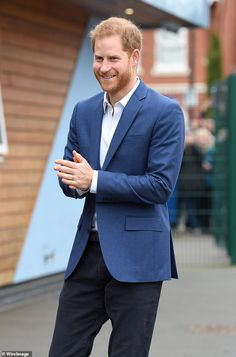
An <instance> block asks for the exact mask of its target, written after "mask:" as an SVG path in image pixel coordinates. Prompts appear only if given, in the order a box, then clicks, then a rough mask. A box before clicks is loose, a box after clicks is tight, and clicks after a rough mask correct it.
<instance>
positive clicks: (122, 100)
mask: <svg viewBox="0 0 236 357" xmlns="http://www.w3.org/2000/svg"><path fill="white" fill-rule="evenodd" d="M139 83H140V79H139V78H137V81H136V83H135V85H134V87H133V88H132V89H131V90H130V91H129V93H127V94H126V96H124V97H123V98H122V99H121V100H119V102H117V103H120V104H121V105H122V107H123V108H124V107H125V106H126V105H127V103H128V101H129V100H130V97H131V96H132V94H133V93H134V92H135V90H136V89H137V87H138V85H139ZM117 103H115V104H117ZM108 104H110V102H109V100H108V98H107V92H105V93H104V98H103V109H104V113H105V111H106V109H107V105H108Z"/></svg>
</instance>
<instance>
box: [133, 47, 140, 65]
mask: <svg viewBox="0 0 236 357" xmlns="http://www.w3.org/2000/svg"><path fill="white" fill-rule="evenodd" d="M132 58H133V63H134V65H135V66H136V67H137V66H138V62H139V58H140V51H139V50H138V49H135V50H134V51H133V53H132Z"/></svg>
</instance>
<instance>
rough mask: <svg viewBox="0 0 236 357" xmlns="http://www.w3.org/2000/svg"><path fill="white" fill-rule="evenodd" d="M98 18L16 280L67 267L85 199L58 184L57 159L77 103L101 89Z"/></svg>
mask: <svg viewBox="0 0 236 357" xmlns="http://www.w3.org/2000/svg"><path fill="white" fill-rule="evenodd" d="M96 22H97V20H95V19H92V20H91V21H90V22H89V25H88V29H87V32H86V34H85V38H84V40H83V43H82V48H81V50H80V53H79V56H78V61H77V64H76V68H75V72H74V75H73V79H72V82H71V85H70V88H69V91H68V95H67V98H66V100H65V106H64V110H63V112H62V115H61V118H60V122H59V126H58V130H57V133H56V136H55V140H54V143H53V146H52V150H51V153H50V155H49V160H48V163H47V166H46V170H45V174H44V178H43V181H42V185H41V188H40V191H39V194H38V199H37V202H36V205H35V209H34V212H33V215H32V220H31V224H30V226H29V230H28V233H27V236H26V240H25V243H24V246H23V250H22V254H21V256H20V259H19V262H18V266H17V269H16V273H15V278H14V282H15V283H16V282H21V281H25V280H29V279H34V278H37V277H41V276H44V275H48V274H53V273H56V272H60V271H63V270H64V269H65V268H66V265H67V261H68V258H69V254H70V250H71V246H72V243H73V240H74V235H75V231H76V228H77V224H78V220H79V217H80V214H81V212H82V208H83V203H84V202H83V200H75V199H71V198H68V197H66V196H64V194H63V193H62V191H61V189H60V187H59V185H58V181H57V176H56V173H55V172H54V170H53V166H54V160H55V159H57V158H62V155H63V151H64V146H65V144H66V140H67V134H68V129H69V122H70V118H71V114H72V111H73V108H74V106H75V104H76V103H77V102H78V101H80V100H82V99H85V98H87V97H90V96H91V95H94V94H96V93H97V92H98V91H100V87H99V85H98V83H97V81H96V80H95V78H94V76H93V71H92V63H93V54H92V50H91V47H90V40H89V38H88V35H87V34H88V32H89V30H90V29H91V27H93V26H94V25H95V24H96Z"/></svg>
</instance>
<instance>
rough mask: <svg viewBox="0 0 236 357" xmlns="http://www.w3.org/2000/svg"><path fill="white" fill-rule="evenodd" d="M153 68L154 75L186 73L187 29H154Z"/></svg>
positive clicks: (187, 71) (187, 67) (187, 68)
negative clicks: (173, 30) (176, 30)
mask: <svg viewBox="0 0 236 357" xmlns="http://www.w3.org/2000/svg"><path fill="white" fill-rule="evenodd" d="M154 39H155V40H154V44H155V48H154V56H155V58H154V69H153V72H154V74H156V75H165V76H166V75H167V76H168V75H169V76H173V75H187V74H188V73H189V66H188V30H187V29H186V28H181V29H179V30H178V32H172V31H168V30H165V29H160V30H156V31H155V35H154Z"/></svg>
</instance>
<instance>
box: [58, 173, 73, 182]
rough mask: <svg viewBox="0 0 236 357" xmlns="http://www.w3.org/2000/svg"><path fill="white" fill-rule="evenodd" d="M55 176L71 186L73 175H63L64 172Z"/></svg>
mask: <svg viewBox="0 0 236 357" xmlns="http://www.w3.org/2000/svg"><path fill="white" fill-rule="evenodd" d="M57 176H58V177H60V178H61V179H65V180H68V181H69V184H71V183H72V181H73V179H74V176H73V175H69V174H65V173H64V172H58V174H57Z"/></svg>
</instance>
